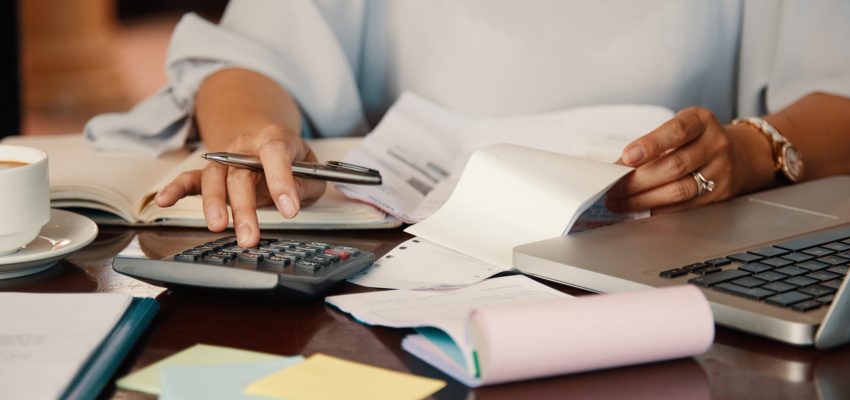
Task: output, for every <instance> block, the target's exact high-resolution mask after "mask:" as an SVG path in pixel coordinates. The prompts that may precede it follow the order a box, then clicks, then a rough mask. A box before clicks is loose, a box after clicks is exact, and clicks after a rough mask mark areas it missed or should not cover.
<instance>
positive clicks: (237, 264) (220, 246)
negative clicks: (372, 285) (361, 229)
mask: <svg viewBox="0 0 850 400" xmlns="http://www.w3.org/2000/svg"><path fill="white" fill-rule="evenodd" d="M374 260H375V255H374V254H372V253H370V252H366V251H361V250H360V249H358V248H355V247H351V246H344V245H337V244H331V243H324V242H315V241H300V240H292V239H275V238H262V239H260V242H259V244H258V245H257V246H255V247H251V248H243V247H239V246H238V245H237V244H236V238H235V237H226V238H222V239H218V240H214V241H211V242H207V243H204V244H201V245H199V246H195V247H191V248H187V249H185V250H183V251H180V252H178V253H176V254H173V255H169V256H167V257H164V258H161V259H151V258H148V257H146V256H143V255H138V254H123V253H122V254H119V255H117V256H116V257H115V258H114V259H113V261H112V268H114V269H115V271H118V272H119V273H122V274H124V275H128V276H131V277H133V278H137V279H140V280H143V281H146V282H150V283H153V284H156V285H159V286H169V287H193V288H205V289H218V290H225V291H237V292H256V293H263V292H268V293H273V294H280V295H284V296H287V297H291V298H295V299H300V300H310V299H315V298H318V297H320V296H321V295H322V294H324V293H325V292H327V291H328V290H329V289H330V288H332V287H333V286H335V285H336V284H338V283H340V282H342V281H343V280H345V279H347V278H349V277H351V276H353V275H355V274H357V273H358V272H360V271H362V270H363V269H365V268H367V267H369V266H370V265H372V262H373V261H374Z"/></svg>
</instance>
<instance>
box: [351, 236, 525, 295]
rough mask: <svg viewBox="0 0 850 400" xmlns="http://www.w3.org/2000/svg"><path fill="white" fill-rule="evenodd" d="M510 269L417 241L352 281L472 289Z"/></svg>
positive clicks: (394, 251)
mask: <svg viewBox="0 0 850 400" xmlns="http://www.w3.org/2000/svg"><path fill="white" fill-rule="evenodd" d="M508 270H510V268H504V267H498V266H496V265H493V264H491V263H488V262H485V261H482V260H479V259H477V258H474V257H470V256H468V255H466V254H461V253H458V252H456V251H454V250H451V249H448V248H446V247H443V246H440V245H436V244H434V243H431V242H429V241H427V240H424V239H420V238H414V239H410V240H407V241H405V242H403V243H401V244H400V245H398V246H396V247H395V248H394V249H392V250H390V251H389V252H388V253H387V254H385V255H384V256H383V257H381V258H379V259H378V260H376V261H375V262H374V263H373V264H372V266H371V267H369V268H368V269H366V270H364V271H363V272H360V273H359V274H357V275H355V276H354V277H352V278H350V279H349V282H352V283H355V284H358V285H361V286H368V287H375V288H384V289H449V288H456V287H462V286H469V285H472V284H474V283H478V282H481V281H483V280H485V279H487V278H489V277H491V276H493V275H496V274H498V273H500V272H505V271H508Z"/></svg>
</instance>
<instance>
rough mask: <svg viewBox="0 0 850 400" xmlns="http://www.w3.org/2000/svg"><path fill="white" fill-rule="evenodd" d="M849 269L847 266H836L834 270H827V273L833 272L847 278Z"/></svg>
mask: <svg viewBox="0 0 850 400" xmlns="http://www.w3.org/2000/svg"><path fill="white" fill-rule="evenodd" d="M847 269H848V267H847V266H846V265H836V266H834V267H832V268H829V269H827V271H829V272H832V273H834V274H838V275H842V276H846V275H847Z"/></svg>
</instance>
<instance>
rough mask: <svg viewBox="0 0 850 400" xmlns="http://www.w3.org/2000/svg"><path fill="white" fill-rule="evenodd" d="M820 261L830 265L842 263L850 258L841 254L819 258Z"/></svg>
mask: <svg viewBox="0 0 850 400" xmlns="http://www.w3.org/2000/svg"><path fill="white" fill-rule="evenodd" d="M818 261H820V262H822V263H826V264H829V265H842V264H846V263H848V262H850V260H848V259H846V258H844V257H839V256H826V257H821V258H818Z"/></svg>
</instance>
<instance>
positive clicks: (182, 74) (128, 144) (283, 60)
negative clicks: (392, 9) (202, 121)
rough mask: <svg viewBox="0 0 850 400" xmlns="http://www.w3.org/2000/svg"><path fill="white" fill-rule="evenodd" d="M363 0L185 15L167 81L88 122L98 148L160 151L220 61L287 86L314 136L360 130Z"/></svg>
mask: <svg viewBox="0 0 850 400" xmlns="http://www.w3.org/2000/svg"><path fill="white" fill-rule="evenodd" d="M364 1H365V0H361V1H348V2H339V4H342V6H339V7H336V8H334V7H333V4H331V3H329V2H327V1H326V2H313V1H310V0H293V1H277V0H234V1H232V2H231V3H230V4H229V5H228V8H227V10H226V11H225V14H224V16H223V18H222V21H221V23H220V24H218V25H216V24H213V23H210V22H208V21H206V20H204V19H202V18H200V17H198V16H197V15H195V14H193V13H190V14H187V15H185V16H184V17H183V18H182V19H181V20H180V22H179V23H178V24H177V26H176V28H175V30H174V33H173V36H172V38H171V43H170V45H169V50H168V57H167V61H166V72H167V77H168V85H167V86H166V87H165V88H163V89H162V90H160V91H159V92H157V93H156V94H155V95H153V96H151V97H149V98H147V99H145V100H143V101H142V102H140V103H139V104H138V105H136V106H135V107H134V108H133V109H131V110H130V111H129V112H126V113H113V114H104V115H100V116H97V117H95V118H93V119H92V120H91V121H89V123H88V124H87V125H86V128H85V134H86V137H87V138H89V140H91V141H92V142H93V143H94V145H95V147H97V148H98V149H108V150H125V151H138V152H145V153H149V154H152V155H159V154H162V153H164V152H167V151H170V150H174V149H177V148H180V147H182V146H183V145H184V143H185V142H186V140H187V139H188V138H189V137H190V136H191V135H192V134H193V132H194V131H195V127H194V125H193V118H192V113H193V110H194V96H195V93H196V92H197V90H198V88H199V87H200V85H201V83H202V82H203V80H204V79H205V78H206V77H207V76H209V75H211V74H213V73H215V72H217V71H219V70H221V69H224V68H233V67H240V68H246V69H250V70H253V71H256V72H259V73H261V74H263V75H265V76H267V77H269V78H270V79H272V80H273V81H275V82H277V83H278V84H279V85H281V86H282V87H284V88H286V89H287V90H288V91H289V93H290V94H291V95H292V96H293V98H294V99H295V100H296V102H297V103H298V105H299V107H300V108H301V111H302V115H303V116H304V117H305V118H304V123H303V124H302V125H303V126H305V127H308V128H312V130H313V131H314V133H315V134H316V135H317V136H324V137H334V136H346V135H355V134H362V133H365V131H366V124H365V122H364V117H363V108H362V104H361V101H360V96H359V93H358V90H357V83H356V71H355V66H357V65H359V60H358V57H359V53H360V52H359V46H360V45H361V40H360V36H359V35H358V34H359V32H360V31H361V30H362V20H363V12H364V9H365V3H364Z"/></svg>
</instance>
